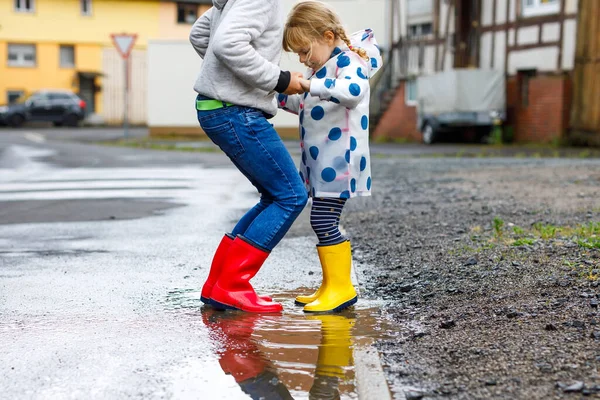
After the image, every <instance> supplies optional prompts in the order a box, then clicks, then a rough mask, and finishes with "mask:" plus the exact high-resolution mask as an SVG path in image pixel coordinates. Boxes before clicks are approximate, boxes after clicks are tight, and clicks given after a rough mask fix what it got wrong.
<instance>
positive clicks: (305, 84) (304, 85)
mask: <svg viewBox="0 0 600 400" xmlns="http://www.w3.org/2000/svg"><path fill="white" fill-rule="evenodd" d="M300 86H302V89H303V90H304V91H305V92H310V81H309V80H307V79H300Z"/></svg>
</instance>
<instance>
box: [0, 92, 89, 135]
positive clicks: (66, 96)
mask: <svg viewBox="0 0 600 400" xmlns="http://www.w3.org/2000/svg"><path fill="white" fill-rule="evenodd" d="M85 107H86V104H85V101H83V100H82V99H81V98H79V96H77V95H76V94H75V93H73V92H71V91H68V90H40V91H37V92H34V93H32V94H31V95H30V96H23V97H21V98H19V99H18V100H17V101H16V102H14V103H12V104H9V105H6V106H0V124H3V125H10V126H13V127H19V126H21V125H23V124H24V123H25V122H30V121H31V122H40V121H41V122H52V123H53V124H54V125H55V126H61V125H66V126H77V125H79V122H80V121H81V120H83V118H84V117H85Z"/></svg>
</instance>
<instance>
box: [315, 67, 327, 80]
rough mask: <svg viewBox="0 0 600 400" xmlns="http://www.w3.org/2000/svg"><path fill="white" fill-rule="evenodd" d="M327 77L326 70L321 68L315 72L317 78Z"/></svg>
mask: <svg viewBox="0 0 600 400" xmlns="http://www.w3.org/2000/svg"><path fill="white" fill-rule="evenodd" d="M326 76H327V68H326V67H323V68H321V69H320V70H319V71H317V78H319V79H323V78H325V77H326Z"/></svg>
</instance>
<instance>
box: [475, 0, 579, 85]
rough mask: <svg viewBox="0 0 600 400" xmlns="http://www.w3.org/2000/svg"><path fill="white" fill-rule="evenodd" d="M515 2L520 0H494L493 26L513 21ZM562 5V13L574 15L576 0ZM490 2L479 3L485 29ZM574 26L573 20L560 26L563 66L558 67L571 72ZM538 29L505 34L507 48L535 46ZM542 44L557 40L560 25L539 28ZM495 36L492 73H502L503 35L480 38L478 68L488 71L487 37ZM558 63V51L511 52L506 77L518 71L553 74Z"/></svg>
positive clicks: (488, 17) (522, 29)
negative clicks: (500, 71)
mask: <svg viewBox="0 0 600 400" xmlns="http://www.w3.org/2000/svg"><path fill="white" fill-rule="evenodd" d="M517 1H520V0H497V1H496V23H497V24H500V23H504V22H506V20H507V19H508V21H511V22H512V21H516V19H517V7H516V6H517ZM563 1H565V2H566V3H565V11H566V12H567V13H569V14H573V13H576V12H577V0H563ZM507 4H508V5H509V6H510V10H509V14H508V17H507V15H506V7H507ZM491 5H492V2H491V1H489V2H488V1H483V2H482V6H483V9H482V25H483V26H489V25H491V24H492V9H491ZM576 25H577V22H576V21H575V20H567V21H565V24H564V32H563V36H564V37H563V43H562V50H563V62H562V65H561V67H562V68H563V69H566V70H569V69H572V68H573V64H574V57H575V43H576V39H577V38H576V35H577V34H576ZM539 34H540V32H539V27H538V26H537V25H534V26H529V27H522V28H519V29H518V32H515V30H514V29H511V30H510V31H509V34H508V45H509V46H516V45H532V44H536V43H537V41H538V37H539ZM541 34H542V42H544V43H548V42H555V41H557V40H558V39H559V37H560V24H559V23H557V22H549V23H545V24H543V25H542V32H541ZM489 35H495V54H494V65H492V66H491V67H492V68H494V69H501V70H503V69H504V58H505V41H506V36H505V32H496V33H485V34H484V35H483V36H482V38H481V43H480V46H481V67H482V68H490V62H491V51H492V49H491V45H492V40H491V36H489ZM557 60H558V47H556V46H555V47H542V48H535V49H529V50H522V51H511V52H510V54H509V60H508V71H507V72H508V73H509V74H510V75H513V74H515V73H517V70H519V69H537V70H538V71H556V69H557Z"/></svg>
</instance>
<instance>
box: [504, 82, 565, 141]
mask: <svg viewBox="0 0 600 400" xmlns="http://www.w3.org/2000/svg"><path fill="white" fill-rule="evenodd" d="M527 80H528V81H529V83H528V86H529V88H528V89H529V90H528V91H527V94H528V101H527V104H526V103H525V101H524V97H525V93H524V90H526V89H522V86H523V85H525V86H527V84H526V83H525V82H526V81H527ZM571 92H572V83H571V79H570V77H569V76H568V75H535V76H530V77H527V76H524V75H521V74H519V75H517V76H514V77H510V78H508V80H507V92H506V95H507V97H506V101H507V109H508V121H507V125H511V126H512V127H513V129H514V139H515V141H516V142H537V143H544V142H551V141H552V140H555V139H561V138H563V137H564V136H565V133H566V130H567V128H568V124H569V115H570V105H571V96H572V95H571Z"/></svg>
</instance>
